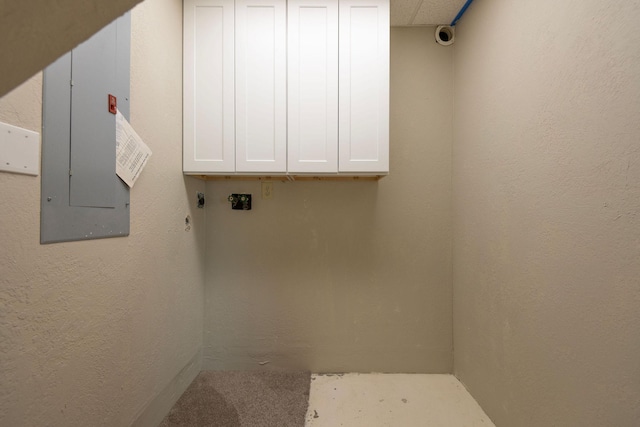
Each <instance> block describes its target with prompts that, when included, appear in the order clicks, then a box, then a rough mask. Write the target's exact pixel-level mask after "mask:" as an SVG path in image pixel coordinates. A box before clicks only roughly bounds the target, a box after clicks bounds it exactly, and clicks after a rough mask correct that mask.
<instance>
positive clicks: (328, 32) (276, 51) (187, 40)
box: [183, 0, 389, 175]
mask: <svg viewBox="0 0 640 427" xmlns="http://www.w3.org/2000/svg"><path fill="white" fill-rule="evenodd" d="M184 33H185V36H184V51H185V52H184V104H185V105H184V127H185V129H184V141H183V144H184V150H183V151H184V162H183V166H184V172H185V173H187V174H198V175H207V174H211V175H234V174H236V175H247V174H252V175H256V174H270V175H285V174H290V175H295V174H307V175H325V174H327V175H336V174H337V175H339V174H346V175H384V174H386V173H387V172H388V170H389V0H340V1H338V0H289V1H288V2H287V1H286V0H235V1H234V0H185V1H184ZM234 52H235V55H234Z"/></svg>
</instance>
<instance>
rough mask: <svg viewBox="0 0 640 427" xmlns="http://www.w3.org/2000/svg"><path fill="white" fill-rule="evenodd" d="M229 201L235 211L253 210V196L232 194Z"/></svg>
mask: <svg viewBox="0 0 640 427" xmlns="http://www.w3.org/2000/svg"><path fill="white" fill-rule="evenodd" d="M229 201H230V202H231V209H233V210H239V211H250V210H251V194H232V195H230V196H229Z"/></svg>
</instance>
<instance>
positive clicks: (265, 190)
mask: <svg viewBox="0 0 640 427" xmlns="http://www.w3.org/2000/svg"><path fill="white" fill-rule="evenodd" d="M262 198H263V199H265V200H268V199H271V198H273V182H271V181H263V182H262Z"/></svg>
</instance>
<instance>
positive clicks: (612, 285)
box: [453, 0, 640, 427]
mask: <svg viewBox="0 0 640 427" xmlns="http://www.w3.org/2000/svg"><path fill="white" fill-rule="evenodd" d="M638 23H640V5H639V4H638V2H619V1H613V0H610V1H602V0H587V1H581V2H557V1H551V0H542V1H536V2H514V1H508V0H493V1H481V2H475V3H473V5H472V6H471V8H470V9H469V11H468V13H467V14H466V15H465V16H464V18H463V19H462V20H461V22H460V24H459V25H458V29H457V34H456V45H455V69H456V76H455V85H456V94H455V143H454V155H453V158H454V160H453V164H454V166H453V171H454V173H453V176H454V180H453V188H454V197H453V200H454V203H453V213H454V221H453V223H454V244H453V245H454V256H453V259H454V279H453V280H454V292H453V293H454V348H455V373H456V375H458V377H459V378H460V379H461V380H462V382H463V383H464V384H465V385H466V386H467V387H468V388H469V390H470V391H471V393H472V395H473V396H474V397H475V398H476V399H477V400H478V402H479V403H480V404H481V405H482V407H483V408H484V410H485V411H486V412H487V414H488V415H489V416H490V417H491V418H492V419H493V420H494V421H495V423H496V425H498V426H551V425H557V426H567V427H572V426H575V427H585V426H619V427H623V426H629V427H631V426H637V425H638V420H640V213H639V212H640V120H639V117H640V83H639V82H640V47H639V46H640V32H639V31H638Z"/></svg>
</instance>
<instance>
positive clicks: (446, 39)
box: [436, 25, 456, 46]
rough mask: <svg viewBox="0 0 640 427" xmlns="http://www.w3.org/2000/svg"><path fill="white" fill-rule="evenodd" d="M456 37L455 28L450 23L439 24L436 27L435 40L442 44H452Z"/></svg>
mask: <svg viewBox="0 0 640 427" xmlns="http://www.w3.org/2000/svg"><path fill="white" fill-rule="evenodd" d="M455 38H456V33H455V29H454V28H453V27H452V26H450V25H439V26H438V27H437V28H436V42H437V43H438V44H441V45H442V46H449V45H450V44H453V40H454V39H455Z"/></svg>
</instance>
